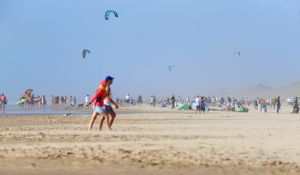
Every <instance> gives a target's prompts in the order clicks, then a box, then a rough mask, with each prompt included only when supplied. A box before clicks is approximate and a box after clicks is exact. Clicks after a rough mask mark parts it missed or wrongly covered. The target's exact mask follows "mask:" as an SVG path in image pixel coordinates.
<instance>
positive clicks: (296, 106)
mask: <svg viewBox="0 0 300 175" xmlns="http://www.w3.org/2000/svg"><path fill="white" fill-rule="evenodd" d="M292 113H294V114H298V113H299V104H298V97H296V99H295V102H294V107H293V112H292Z"/></svg>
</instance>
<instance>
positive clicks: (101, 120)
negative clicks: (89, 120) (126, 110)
mask: <svg viewBox="0 0 300 175" xmlns="http://www.w3.org/2000/svg"><path fill="white" fill-rule="evenodd" d="M105 119H107V121H106V122H109V121H108V117H107V114H106V112H102V113H101V119H100V123H99V130H100V131H101V130H102V127H103V122H104V120H105ZM108 128H109V129H110V127H109V126H108Z"/></svg>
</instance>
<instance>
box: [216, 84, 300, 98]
mask: <svg viewBox="0 0 300 175" xmlns="http://www.w3.org/2000/svg"><path fill="white" fill-rule="evenodd" d="M225 94H226V96H235V97H248V98H256V97H266V98H269V97H273V96H282V97H295V96H300V81H298V82H295V83H293V84H290V85H287V86H279V87H272V86H269V85H266V84H263V83H259V84H257V85H255V86H253V87H249V88H246V89H242V90H224V89H223V90H222V91H219V93H218V95H223V96H224V95H225Z"/></svg>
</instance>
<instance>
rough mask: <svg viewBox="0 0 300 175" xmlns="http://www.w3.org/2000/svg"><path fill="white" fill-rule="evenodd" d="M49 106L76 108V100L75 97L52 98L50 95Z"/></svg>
mask: <svg viewBox="0 0 300 175" xmlns="http://www.w3.org/2000/svg"><path fill="white" fill-rule="evenodd" d="M51 105H52V106H58V105H62V106H76V105H77V99H76V97H75V96H69V97H68V96H66V95H65V96H54V95H51Z"/></svg>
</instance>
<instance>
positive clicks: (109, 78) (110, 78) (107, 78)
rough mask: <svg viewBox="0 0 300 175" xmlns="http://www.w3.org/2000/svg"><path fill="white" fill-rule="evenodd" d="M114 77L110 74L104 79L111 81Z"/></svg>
mask: <svg viewBox="0 0 300 175" xmlns="http://www.w3.org/2000/svg"><path fill="white" fill-rule="evenodd" d="M114 79H115V78H114V77H111V76H107V77H105V81H112V80H114Z"/></svg>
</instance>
